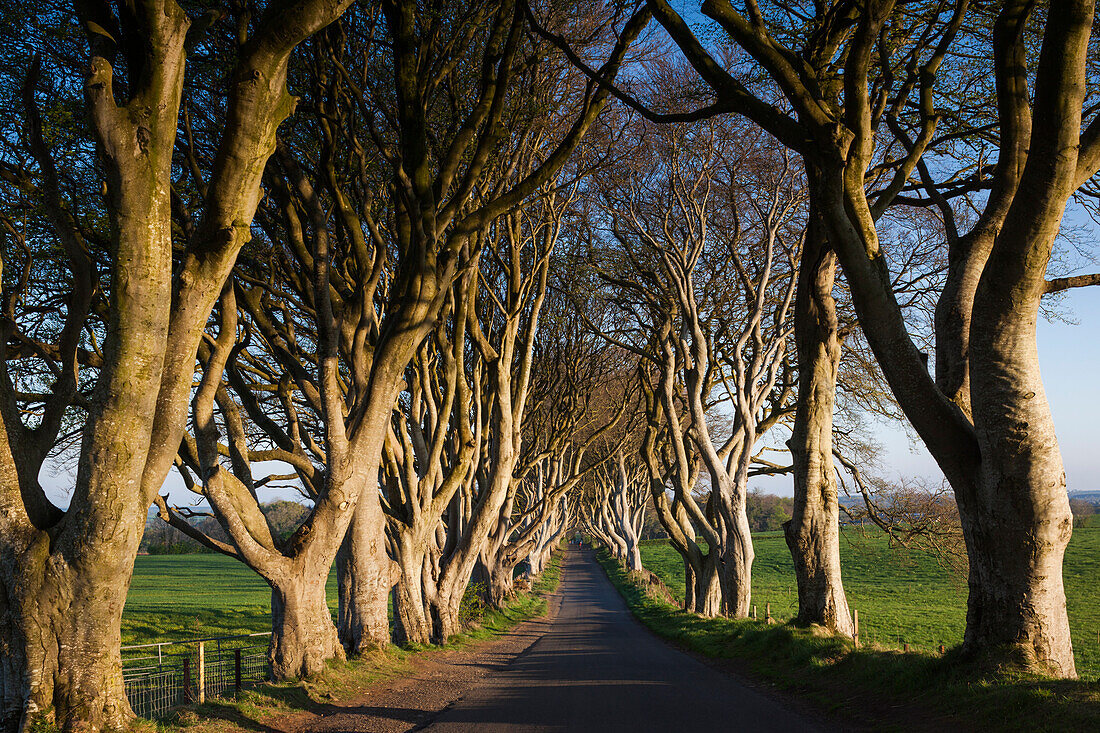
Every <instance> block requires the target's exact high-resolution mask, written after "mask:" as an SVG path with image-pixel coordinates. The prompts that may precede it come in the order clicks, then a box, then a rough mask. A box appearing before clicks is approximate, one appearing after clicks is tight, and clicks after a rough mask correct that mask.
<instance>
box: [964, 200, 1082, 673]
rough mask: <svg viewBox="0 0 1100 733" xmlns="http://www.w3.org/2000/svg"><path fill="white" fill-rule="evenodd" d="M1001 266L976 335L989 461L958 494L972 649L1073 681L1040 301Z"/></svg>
mask: <svg viewBox="0 0 1100 733" xmlns="http://www.w3.org/2000/svg"><path fill="white" fill-rule="evenodd" d="M1012 224H1013V222H1012V220H1010V221H1009V222H1008V223H1007V224H1006V228H1007V227H1010V226H1012ZM1020 228H1023V227H1022V225H1021V226H1020ZM1055 231H1056V228H1055ZM1049 236H1050V237H1053V234H1049ZM998 246H1000V243H998ZM1002 267H1003V268H1004V269H1006V270H1007V269H1009V268H1008V267H1004V263H1002V262H999V261H997V252H996V251H995V253H994V258H993V259H992V260H991V262H990V264H989V266H988V267H987V272H986V273H985V274H983V278H982V284H981V286H980V287H979V289H978V296H977V298H976V302H975V308H974V316H973V328H972V330H971V354H970V358H971V384H972V391H971V402H972V405H973V410H974V428H975V433H976V434H977V438H978V445H979V449H980V451H981V456H982V460H981V468H980V471H979V478H978V481H977V484H976V487H975V489H974V491H973V492H970V491H958V492H957V496H958V499H959V514H960V517H961V519H962V522H963V531H964V533H965V534H966V539H967V549H968V551H969V557H970V597H969V601H968V604H967V623H966V635H965V639H964V648H965V649H967V650H969V651H971V652H973V653H975V654H976V655H979V656H982V657H987V658H990V661H992V662H993V663H994V664H1000V663H1002V662H1009V663H1012V664H1014V665H1022V666H1023V667H1024V668H1026V669H1029V670H1033V671H1037V672H1040V673H1043V674H1049V675H1052V676H1055V677H1066V678H1072V677H1075V676H1076V666H1075V664H1074V658H1073V646H1072V643H1071V639H1070V631H1069V619H1068V617H1067V615H1066V596H1065V589H1064V586H1063V582H1062V560H1063V556H1064V555H1065V550H1066V546H1067V545H1068V544H1069V540H1070V535H1071V533H1072V531H1073V529H1072V528H1073V517H1072V514H1071V513H1070V509H1069V499H1068V497H1067V495H1066V474H1065V470H1064V468H1063V465H1062V456H1061V452H1060V451H1059V449H1058V440H1057V438H1056V437H1055V432H1054V421H1053V419H1052V417H1051V414H1050V405H1049V403H1048V402H1047V399H1046V394H1045V392H1044V390H1043V381H1042V376H1041V374H1040V371H1039V354H1038V347H1037V345H1036V341H1035V323H1036V320H1037V319H1038V304H1039V295H1038V294H1037V293H1035V294H1034V295H1033V297H1030V298H1029V297H1028V295H1029V294H1024V295H1023V296H1021V295H1020V293H1019V292H1013V291H1016V290H1017V289H1016V288H1005V287H1002V283H1004V282H1010V281H1011V280H1012V278H1011V276H1010V275H1009V274H1008V273H1004V272H1002V271H1001V268H1002ZM1036 272H1037V275H1035V276H1034V277H1033V280H1035V281H1036V282H1032V283H1027V282H1026V278H1025V283H1024V287H1027V286H1030V287H1031V288H1032V289H1033V290H1034V289H1035V288H1040V287H1042V278H1043V275H1044V272H1045V267H1043V266H1036ZM987 277H988V278H989V280H988V281H987ZM1024 287H1021V288H1019V289H1021V290H1022V289H1024Z"/></svg>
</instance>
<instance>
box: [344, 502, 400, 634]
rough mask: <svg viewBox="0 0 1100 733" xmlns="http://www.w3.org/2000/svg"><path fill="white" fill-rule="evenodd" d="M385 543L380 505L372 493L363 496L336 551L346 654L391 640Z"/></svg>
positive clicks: (388, 577)
mask: <svg viewBox="0 0 1100 733" xmlns="http://www.w3.org/2000/svg"><path fill="white" fill-rule="evenodd" d="M384 543H385V517H384V516H383V514H382V507H381V506H380V505H379V503H378V501H377V500H375V499H374V497H373V496H364V497H363V498H362V499H361V500H360V502H359V504H358V505H357V506H356V509H355V516H354V517H353V518H352V520H351V525H350V526H349V527H348V532H347V534H346V535H344V541H343V542H342V543H341V545H340V550H339V552H337V554H336V582H337V586H338V592H339V596H340V604H339V609H338V611H337V631H338V633H339V636H340V643H341V644H343V647H344V649H345V650H346V651H347V653H348V654H353V655H354V654H363V653H364V652H369V651H373V650H375V649H381V648H383V647H385V646H386V645H387V644H389V641H390V623H389V610H388V608H387V599H388V598H389V595H390V587H391V586H392V585H393V583H392V582H391V579H390V573H391V566H392V564H393V563H392V562H391V561H390V558H389V556H388V555H387V554H386V548H385V544H384ZM395 610H396V608H395Z"/></svg>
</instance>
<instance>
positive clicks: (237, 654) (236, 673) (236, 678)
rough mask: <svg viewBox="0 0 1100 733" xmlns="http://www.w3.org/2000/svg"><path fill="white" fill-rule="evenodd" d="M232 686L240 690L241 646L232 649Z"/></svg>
mask: <svg viewBox="0 0 1100 733" xmlns="http://www.w3.org/2000/svg"><path fill="white" fill-rule="evenodd" d="M233 688H234V689H235V690H236V691H237V692H240V691H241V648H240V647H237V648H236V649H234V650H233Z"/></svg>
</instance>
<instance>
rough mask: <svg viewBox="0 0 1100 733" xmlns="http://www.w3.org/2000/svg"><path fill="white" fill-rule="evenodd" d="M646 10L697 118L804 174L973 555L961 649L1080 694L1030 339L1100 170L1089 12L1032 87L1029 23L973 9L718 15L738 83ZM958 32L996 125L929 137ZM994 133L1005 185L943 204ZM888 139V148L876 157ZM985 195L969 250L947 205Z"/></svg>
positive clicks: (1063, 38) (1062, 14)
mask: <svg viewBox="0 0 1100 733" xmlns="http://www.w3.org/2000/svg"><path fill="white" fill-rule="evenodd" d="M646 6H647V8H649V9H650V10H651V11H652V13H653V15H654V17H656V18H657V20H658V21H659V23H660V24H661V26H662V27H663V28H664V30H665V31H666V33H667V34H668V36H669V37H670V38H671V39H672V40H673V41H674V42H675V43H676V45H677V47H678V48H679V49H680V50H681V51H682V52H683V53H684V55H685V57H686V58H687V60H688V62H689V63H690V64H691V65H692V67H693V68H694V69H695V71H696V72H697V74H698V75H699V77H700V79H701V80H703V81H704V82H705V83H706V85H707V86H709V87H710V90H711V92H712V101H711V103H710V104H708V105H705V106H703V107H700V108H699V109H697V110H693V111H691V112H689V113H686V116H687V117H689V118H695V119H697V118H700V117H705V116H708V115H713V114H721V113H731V112H732V113H737V114H740V115H744V116H746V117H748V118H749V119H752V120H753V121H754V122H756V123H757V124H759V125H761V127H762V128H763V129H765V130H767V131H768V132H769V133H770V134H771V135H772V136H774V137H775V139H777V140H778V141H780V142H781V143H783V144H784V145H786V146H787V147H789V148H790V149H792V150H794V151H797V152H798V153H799V154H801V155H802V156H803V158H804V160H805V161H806V165H807V168H808V169H809V170H810V180H811V195H812V196H814V197H815V205H816V206H817V207H818V210H819V211H820V215H821V217H822V221H823V222H824V224H825V226H826V230H827V233H828V240H829V242H830V245H831V247H832V249H833V250H834V251H835V252H836V254H837V256H838V258H839V260H840V263H841V265H842V266H843V268H844V272H845V275H846V277H847V280H848V282H849V284H850V287H851V292H852V295H853V301H854V304H855V307H856V310H857V312H858V314H859V318H860V323H861V324H862V327H863V329H864V332H865V333H866V335H867V339H868V342H869V344H870V346H871V348H872V350H873V351H874V353H875V356H876V359H877V361H878V363H879V365H880V366H881V367H882V370H883V373H884V375H885V377H886V379H887V380H888V382H889V384H890V387H891V389H892V390H893V392H894V395H895V397H896V398H897V400H898V403H899V404H900V405H901V407H902V409H903V410H904V411H905V414H906V416H907V417H908V418H909V420H910V422H911V423H912V424H913V426H914V428H915V429H916V431H917V433H918V434H919V435H920V436H921V439H922V440H923V441H924V442H925V444H926V445H927V446H928V448H929V450H930V452H931V453H932V455H933V456H934V457H935V459H936V460H937V462H938V463H939V465H940V467H941V469H942V470H943V471H944V474H945V475H946V476H947V477H948V479H949V480H950V482H951V485H952V487H953V489H954V491H955V495H956V499H957V501H958V503H959V508H960V514H961V516H962V523H963V532H964V536H965V538H966V543H967V548H968V552H969V555H970V588H971V594H970V599H969V602H968V612H967V631H966V635H965V641H964V648H965V649H966V650H967V652H969V653H970V655H971V656H972V657H973V658H975V659H977V660H979V661H980V662H981V663H983V664H994V665H997V664H1001V663H1006V664H1009V665H1015V666H1020V667H1023V668H1026V669H1031V670H1035V671H1039V672H1042V673H1046V674H1051V675H1054V676H1060V677H1073V676H1075V667H1074V662H1073V653H1072V644H1071V642H1070V636H1069V625H1068V620H1067V618H1066V613H1065V593H1064V590H1063V586H1062V580H1061V578H1062V574H1061V563H1062V557H1063V554H1064V551H1065V546H1066V544H1067V542H1068V540H1069V534H1070V524H1071V523H1070V521H1069V510H1068V503H1067V500H1066V496H1065V479H1064V473H1063V471H1062V463H1061V458H1060V455H1059V453H1058V448H1057V442H1056V440H1055V439H1054V430H1053V424H1052V421H1051V417H1050V410H1049V407H1048V405H1047V402H1046V400H1045V398H1044V397H1043V391H1042V382H1041V377H1040V375H1039V369H1038V358H1037V353H1036V346H1035V320H1036V316H1037V314H1038V311H1039V307H1040V301H1041V299H1042V297H1043V295H1044V294H1045V293H1047V292H1049V291H1050V290H1051V289H1055V288H1057V287H1060V286H1059V285H1058V284H1057V283H1056V282H1055V283H1048V281H1047V279H1046V269H1047V264H1048V262H1049V259H1050V253H1051V249H1052V246H1053V243H1054V240H1055V238H1056V236H1057V232H1058V225H1059V223H1060V220H1061V217H1062V214H1063V212H1064V210H1065V205H1066V202H1067V200H1068V198H1069V196H1070V195H1072V194H1073V192H1074V191H1076V190H1077V189H1078V188H1080V187H1081V186H1082V184H1084V183H1085V182H1086V181H1088V180H1089V179H1090V178H1092V177H1093V176H1094V175H1095V174H1096V172H1097V169H1098V168H1100V118H1098V117H1097V116H1096V113H1095V109H1094V107H1093V106H1091V105H1089V104H1086V95H1087V94H1089V93H1090V92H1089V90H1088V86H1087V84H1086V83H1085V78H1086V73H1087V69H1088V50H1089V32H1090V27H1091V25H1092V19H1093V10H1094V8H1093V3H1092V2H1091V1H1090V0H1059V2H1055V3H1052V4H1051V6H1050V12H1049V14H1048V15H1047V16H1046V17H1045V18H1044V19H1043V21H1042V24H1041V26H1040V28H1039V29H1037V30H1036V33H1035V36H1034V37H1038V38H1039V39H1040V44H1039V45H1040V49H1039V55H1038V64H1037V65H1036V66H1035V67H1034V69H1035V71H1034V75H1033V76H1029V73H1028V61H1029V58H1033V56H1031V54H1030V50H1032V49H1033V48H1034V46H1033V45H1032V46H1029V44H1028V38H1029V34H1028V32H1026V30H1027V28H1026V27H1027V24H1028V22H1029V20H1035V18H1034V17H1033V16H1034V15H1035V13H1036V12H1037V11H1036V5H1035V4H1031V3H1026V2H1012V1H1009V2H1005V3H1003V4H1002V5H1001V6H1000V9H999V11H998V12H997V16H996V19H995V21H994V22H993V24H992V31H993V32H992V34H991V36H992V40H991V41H987V40H986V38H987V37H988V36H989V34H988V25H986V22H985V17H986V16H984V15H983V14H982V9H981V8H979V7H974V6H971V5H970V3H969V2H967V0H960V1H959V2H956V3H953V4H951V5H950V6H949V7H944V6H940V5H935V4H933V5H930V6H927V7H924V6H920V7H919V9H918V8H914V7H911V6H909V5H906V6H904V7H903V6H901V5H899V4H896V3H895V2H893V0H882V1H881V2H873V3H870V4H866V5H858V4H855V3H849V2H839V3H835V4H828V5H819V6H815V7H814V9H813V10H812V11H809V10H807V11H805V12H804V11H802V10H799V9H792V8H787V7H786V6H783V5H780V4H776V5H772V6H768V7H766V8H762V7H761V6H760V5H759V4H758V3H756V2H755V1H750V2H746V3H745V4H744V5H743V6H740V9H736V8H734V6H733V5H732V4H731V3H729V2H726V1H725V0H708V1H707V2H705V3H703V13H704V15H705V16H706V17H708V18H710V19H711V20H713V21H714V23H716V24H717V26H718V27H719V28H720V29H721V32H722V33H723V34H725V37H727V38H729V39H730V41H732V42H733V43H734V44H736V45H737V46H738V47H739V49H740V50H742V51H743V52H744V56H742V57H740V58H739V59H738V63H737V64H736V65H735V64H733V63H730V64H726V65H723V63H722V62H720V61H719V60H718V59H716V58H715V56H714V55H713V54H712V53H711V52H710V51H709V50H708V49H707V48H706V47H705V46H704V45H703V44H702V43H701V42H700V41H699V39H698V38H697V37H696V36H695V35H694V34H693V32H692V31H691V29H690V28H689V26H688V25H687V24H686V23H685V22H684V20H683V18H681V17H680V15H679V14H678V13H676V12H675V11H674V10H673V9H672V7H671V6H670V5H669V4H667V3H666V2H664V1H663V0H652V1H651V2H647V4H646ZM966 22H969V25H966ZM964 26H965V27H964ZM961 32H962V36H963V37H965V41H966V43H965V44H961V43H960V48H962V47H965V48H967V49H968V50H969V49H973V48H975V47H977V48H982V49H985V50H986V51H985V53H986V55H987V57H991V61H992V64H991V66H989V67H986V68H987V69H988V71H987V72H985V73H987V74H988V76H989V77H990V78H991V79H993V80H994V82H995V85H996V90H995V92H996V101H997V105H996V119H995V120H993V121H992V124H985V122H986V121H985V120H983V119H978V120H974V119H973V117H971V119H970V120H963V118H965V117H966V115H967V114H968V111H969V110H972V109H973V108H972V107H970V106H969V105H968V104H966V103H965V102H960V103H959V106H957V107H955V108H954V110H953V111H951V112H950V114H951V116H952V117H951V119H952V122H955V121H959V120H963V121H962V124H959V126H958V128H957V129H955V130H952V131H950V132H947V133H944V134H943V135H940V136H939V137H937V135H936V130H937V125H938V123H939V122H940V120H941V119H943V118H944V115H943V114H942V113H941V111H940V110H939V109H937V103H939V104H943V103H947V104H951V100H952V99H954V97H952V94H951V93H950V92H949V93H948V94H946V95H943V96H937V92H939V91H941V90H942V89H943V87H944V86H945V84H944V82H943V80H942V79H941V77H940V76H939V75H938V72H939V71H940V68H941V66H943V64H944V63H945V62H947V63H950V62H952V61H953V60H955V59H956V57H954V56H952V49H953V48H954V44H955V43H956V42H957V41H958V40H959V38H960V33H961ZM973 58H974V56H973V54H971V53H969V52H968V51H962V50H960V52H959V54H958V57H957V59H958V60H959V62H960V65H957V68H959V69H960V70H961V69H962V66H961V64H962V63H967V64H970V66H971V68H970V69H969V71H967V72H966V75H967V77H968V78H978V79H980V78H981V76H982V74H983V70H981V69H978V70H977V71H975V69H974V65H973V63H972V60H973ZM742 72H743V73H742ZM758 79H765V80H766V81H767V83H768V84H770V85H771V86H770V87H766V85H764V86H762V85H760V84H757V83H756V80H758ZM1032 79H1033V86H1034V102H1033V103H1032V99H1031V95H1030V94H1029V91H1028V90H1029V86H1031V85H1032ZM773 93H777V94H779V95H781V96H780V99H781V100H782V104H781V105H780V104H773V103H772V101H771V99H772V97H771V95H772V94H773ZM618 94H619V96H620V97H622V98H624V99H627V100H628V101H629V102H631V103H632V104H634V106H636V107H638V108H640V109H645V108H644V105H642V104H641V103H639V102H638V100H636V99H634V98H633V97H631V95H629V94H628V93H626V92H624V91H622V90H619V92H618ZM645 111H646V113H647V114H650V116H651V117H653V118H654V119H667V118H668V116H667V115H663V114H660V113H658V112H656V111H653V110H645ZM983 112H984V110H979V111H978V112H977V114H978V115H981V114H982V113H983ZM1090 115H1091V118H1090ZM684 117H685V115H684V114H681V115H679V116H678V117H677V119H683V118H684ZM990 129H995V130H996V131H997V132H998V133H999V138H998V145H999V157H998V160H997V164H996V166H995V167H994V168H993V170H992V171H989V170H988V168H987V167H985V166H979V169H978V172H977V174H976V175H971V176H966V175H962V176H959V177H957V178H954V179H953V178H952V177H951V174H950V173H948V176H947V181H948V183H947V185H946V186H945V185H940V183H937V176H935V175H934V172H935V170H936V169H935V168H934V166H933V163H932V162H931V161H932V160H933V159H935V156H936V153H937V152H945V151H948V150H949V149H950V147H951V146H952V144H953V142H954V141H955V140H957V139H959V138H969V139H971V140H974V139H978V140H980V139H986V135H987V133H988V131H989V130H990ZM887 133H888V135H887V136H892V137H893V140H894V143H893V144H883V143H880V142H878V141H880V140H881V139H882V137H881V136H882V134H887ZM890 150H897V151H899V152H898V153H897V154H896V155H895V154H891V153H890V152H889V151H890ZM883 158H885V162H883V163H881V164H880V161H882V160H883ZM938 160H943V158H939V159H938ZM914 176H916V179H917V181H918V182H911V179H912V177H914ZM815 180H816V181H817V182H818V183H819V184H820V185H817V186H816V187H815V186H814V185H813V182H814V181H815ZM907 187H908V188H909V190H916V191H919V192H923V193H924V194H925V195H926V200H925V201H916V202H915V203H917V204H918V205H933V206H935V207H937V209H938V210H939V211H940V213H941V216H942V217H943V218H944V219H945V222H946V228H947V230H948V232H947V245H948V249H949V255H950V261H951V266H950V270H949V273H948V277H947V280H946V283H945V285H944V288H943V290H942V292H941V295H940V300H939V305H938V308H937V319H936V335H937V339H936V362H935V363H936V379H935V380H933V379H932V377H931V376H930V375H929V374H928V368H927V361H926V359H925V356H924V354H923V353H922V352H921V350H920V349H918V348H917V347H916V346H915V345H914V344H913V342H912V339H911V338H910V336H909V334H908V333H907V331H906V323H905V319H904V317H903V312H902V309H901V307H900V306H899V304H898V301H897V298H896V295H895V293H894V291H893V288H892V287H891V284H892V279H891V277H890V274H889V272H888V270H887V267H886V260H885V258H884V256H883V244H882V240H881V239H880V237H879V231H878V227H877V222H878V220H879V219H880V218H881V217H882V216H883V214H884V212H885V211H886V210H887V209H888V208H889V207H890V206H891V205H892V204H895V203H898V201H899V200H898V196H899V194H901V193H902V191H903V189H906V188H907ZM983 189H986V190H989V196H988V198H987V199H986V200H985V202H984V204H983V205H981V208H980V211H981V215H980V216H979V218H978V220H977V222H975V224H974V226H972V227H971V228H970V229H969V231H968V232H967V233H965V234H959V233H958V231H957V230H956V229H955V227H956V221H955V218H956V217H955V216H954V213H953V211H952V210H951V206H950V199H951V197H952V196H958V195H962V194H964V193H967V192H972V191H975V190H983ZM909 203H913V201H910V202H909ZM1091 281H1092V279H1091V278H1083V279H1081V280H1080V281H1079V282H1080V283H1081V284H1088V283H1089V282H1091ZM1066 284H1067V285H1068V284H1070V283H1068V282H1067V283H1066Z"/></svg>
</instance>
